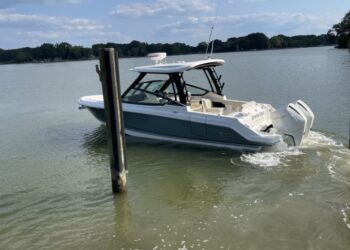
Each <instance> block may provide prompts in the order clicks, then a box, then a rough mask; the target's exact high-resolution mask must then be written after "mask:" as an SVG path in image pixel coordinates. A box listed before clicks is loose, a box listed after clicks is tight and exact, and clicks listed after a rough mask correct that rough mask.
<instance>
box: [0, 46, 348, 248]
mask: <svg viewBox="0 0 350 250" xmlns="http://www.w3.org/2000/svg"><path fill="white" fill-rule="evenodd" d="M217 57H220V58H223V59H225V60H226V62H227V63H226V65H225V66H224V67H222V69H221V70H220V73H222V74H223V80H224V81H225V82H226V94H227V96H229V97H232V98H237V99H243V100H257V101H259V102H266V103H272V104H273V105H274V106H276V107H277V106H280V105H283V104H285V103H287V102H289V101H293V100H295V99H297V98H300V99H302V100H304V101H305V102H307V103H308V104H309V105H310V106H311V108H312V109H313V110H314V112H315V114H316V122H315V126H314V128H315V130H314V131H312V133H311V135H310V137H309V138H308V139H307V140H306V141H305V143H304V144H303V145H302V146H301V147H299V148H289V149H281V150H279V151H277V152H276V151H275V152H263V153H255V154H239V153H235V152H232V151H229V150H222V149H210V148H199V147H192V146H187V145H181V144H173V143H164V142H154V141H147V140H139V139H136V140H135V139H128V144H127V147H128V161H129V175H128V192H127V193H126V194H123V195H118V196H116V197H113V196H112V195H111V185H110V172H109V167H108V155H107V150H106V135H105V132H106V131H105V127H104V126H102V125H100V124H99V123H98V122H97V121H96V120H95V119H94V118H93V117H92V116H91V115H90V114H89V112H87V111H86V110H84V111H79V110H78V109H77V104H76V102H77V99H78V98H79V97H81V96H83V95H90V94H97V93H100V92H101V90H100V84H99V82H98V79H97V75H96V73H95V70H94V65H95V64H96V63H97V61H87V62H67V63H52V64H24V65H2V66H0V76H1V80H0V89H1V91H0V100H1V105H0V121H1V123H0V139H1V140H0V152H1V156H0V173H1V174H0V249H348V247H349V245H350V191H349V190H350V151H349V150H348V149H347V148H346V146H345V145H346V144H347V138H348V129H349V117H350V109H349V106H350V98H349V97H350V84H349V79H350V54H349V53H348V52H347V51H345V50H335V49H332V48H329V47H326V48H310V49H291V50H276V51H263V52H244V53H226V54H219V55H217ZM198 58H200V56H199V55H190V56H181V57H169V58H168V61H173V60H174V61H176V60H192V59H198ZM145 63H148V62H147V60H145V59H143V58H139V59H122V60H120V68H121V72H122V75H121V78H122V82H123V89H125V88H126V86H127V84H128V83H130V82H131V81H132V80H133V79H134V78H135V77H136V75H135V74H134V73H132V72H130V71H128V69H129V68H131V67H132V66H137V65H143V64H145Z"/></svg>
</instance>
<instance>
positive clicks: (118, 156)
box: [99, 48, 127, 193]
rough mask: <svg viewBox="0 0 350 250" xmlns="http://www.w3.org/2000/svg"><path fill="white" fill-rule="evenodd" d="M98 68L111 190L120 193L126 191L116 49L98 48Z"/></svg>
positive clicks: (122, 122)
mask: <svg viewBox="0 0 350 250" xmlns="http://www.w3.org/2000/svg"><path fill="white" fill-rule="evenodd" d="M100 68H101V70H100V72H99V75H100V80H101V82H102V90H103V100H104V107H105V114H106V125H107V137H108V138H107V140H108V149H109V158H110V168H111V175H112V190H113V193H120V192H124V191H126V174H127V162H126V145H125V133H124V120H123V110H122V102H121V94H120V78H119V64H118V53H117V51H115V50H114V49H113V48H106V49H100Z"/></svg>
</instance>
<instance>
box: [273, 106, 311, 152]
mask: <svg viewBox="0 0 350 250" xmlns="http://www.w3.org/2000/svg"><path fill="white" fill-rule="evenodd" d="M271 119H272V124H273V127H274V129H276V132H277V133H279V134H281V135H282V136H284V140H285V142H286V143H287V144H289V145H291V146H299V145H300V143H301V141H302V140H303V138H305V137H307V136H308V134H309V132H310V129H311V127H312V125H313V122H314V114H313V112H312V111H311V109H310V108H309V107H308V106H307V105H306V104H305V103H304V102H303V101H301V100H298V101H296V102H295V103H289V104H288V105H286V106H283V107H281V108H279V109H278V110H276V111H274V112H272V113H271Z"/></svg>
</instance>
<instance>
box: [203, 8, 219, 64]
mask: <svg viewBox="0 0 350 250" xmlns="http://www.w3.org/2000/svg"><path fill="white" fill-rule="evenodd" d="M218 6H219V4H218V2H217V4H216V13H215V21H214V24H213V25H212V26H211V27H210V34H209V40H208V45H207V49H206V50H205V55H206V56H207V54H208V50H209V45H210V42H211V49H210V55H209V56H208V58H211V57H212V56H213V50H214V40H213V41H211V36H212V35H213V31H214V28H215V25H216V24H217V21H218Z"/></svg>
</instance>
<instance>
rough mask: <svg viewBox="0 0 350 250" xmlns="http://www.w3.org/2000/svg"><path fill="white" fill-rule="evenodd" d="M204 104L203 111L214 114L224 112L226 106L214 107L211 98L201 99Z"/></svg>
mask: <svg viewBox="0 0 350 250" xmlns="http://www.w3.org/2000/svg"><path fill="white" fill-rule="evenodd" d="M201 102H202V105H203V112H207V113H212V114H222V112H223V111H224V108H214V107H213V105H212V102H211V100H209V99H207V98H202V99H201Z"/></svg>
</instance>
